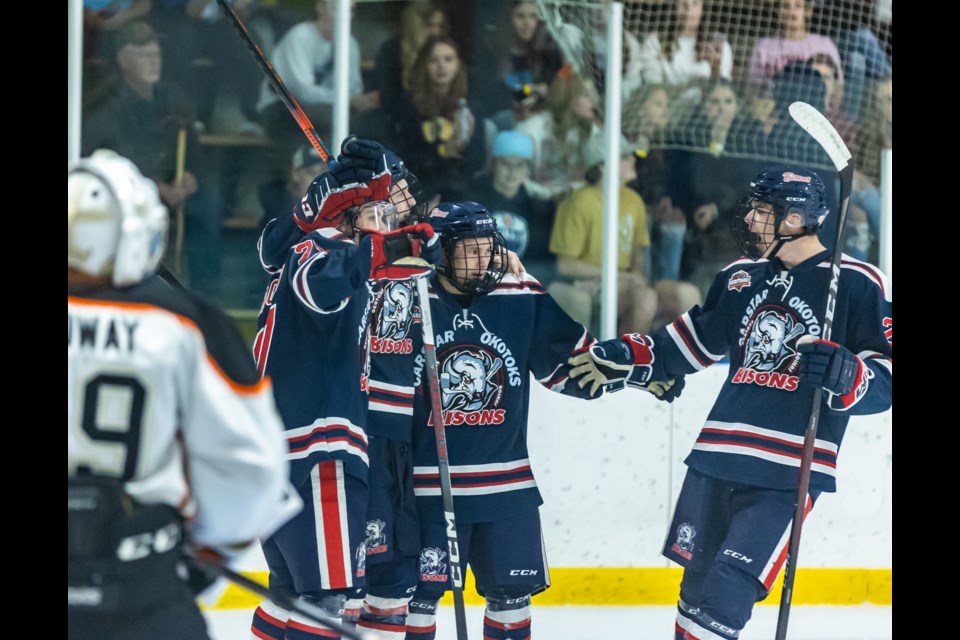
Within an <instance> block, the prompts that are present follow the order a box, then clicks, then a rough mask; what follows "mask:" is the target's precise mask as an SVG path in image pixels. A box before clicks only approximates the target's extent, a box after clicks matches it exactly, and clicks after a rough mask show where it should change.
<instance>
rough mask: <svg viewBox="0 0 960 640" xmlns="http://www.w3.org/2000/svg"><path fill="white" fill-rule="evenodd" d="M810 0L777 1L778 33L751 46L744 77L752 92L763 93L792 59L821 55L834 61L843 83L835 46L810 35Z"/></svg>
mask: <svg viewBox="0 0 960 640" xmlns="http://www.w3.org/2000/svg"><path fill="white" fill-rule="evenodd" d="M810 5H811V3H810V1H809V0H780V8H779V13H778V17H779V22H780V34H779V36H776V37H770V38H760V39H759V40H758V41H757V43H756V45H754V47H753V53H752V54H751V55H750V62H749V64H748V67H747V76H748V79H749V83H750V85H751V88H752V90H753V92H754V93H756V94H762V93H763V92H764V91H765V90H769V89H770V87H771V79H772V78H773V76H775V75H776V74H777V73H779V72H780V71H781V70H782V69H783V68H784V67H785V66H786V65H787V63H788V62H790V61H792V60H808V59H810V58H812V57H813V56H815V55H817V54H818V53H824V54H826V55H828V56H830V58H831V59H832V60H833V61H834V63H835V64H836V68H837V76H838V77H837V80H838V81H839V82H840V83H841V84H842V83H843V71H842V67H841V64H840V53H839V52H838V51H837V45H835V44H834V42H833V40H831V39H830V38H828V37H827V36H822V35H817V34H813V33H810V32H809V31H808V30H807V24H808V21H809V19H810V15H811V10H812V8H811V6H810Z"/></svg>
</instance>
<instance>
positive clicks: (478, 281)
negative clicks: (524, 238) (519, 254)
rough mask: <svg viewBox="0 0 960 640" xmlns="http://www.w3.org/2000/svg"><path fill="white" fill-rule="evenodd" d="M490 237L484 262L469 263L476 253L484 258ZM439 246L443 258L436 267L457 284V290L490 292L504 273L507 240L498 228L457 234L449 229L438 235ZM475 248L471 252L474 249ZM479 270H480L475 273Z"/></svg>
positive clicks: (454, 284)
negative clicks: (482, 231)
mask: <svg viewBox="0 0 960 640" xmlns="http://www.w3.org/2000/svg"><path fill="white" fill-rule="evenodd" d="M487 239H489V242H490V244H491V246H490V248H489V251H490V257H489V260H488V261H487V263H486V265H483V266H481V268H480V269H479V270H478V269H477V266H478V265H477V264H476V263H474V264H473V265H471V264H470V262H471V260H472V259H474V258H472V257H471V256H472V255H478V256H479V258H477V259H479V260H482V259H483V255H484V253H485V252H486V247H485V245H487V244H488V243H487V242H486V240H487ZM440 246H441V249H442V251H443V260H442V262H441V263H440V266H439V267H437V272H438V273H440V274H441V275H443V276H444V277H445V278H446V279H447V280H449V281H450V283H451V284H453V286H454V287H456V289H457V290H459V291H461V292H463V293H466V294H471V295H484V294H487V293H490V292H491V291H493V290H494V289H495V288H496V287H497V284H499V282H500V280H502V279H503V276H504V274H506V272H507V243H506V241H505V240H504V239H503V236H502V235H501V234H500V232H499V231H496V230H495V229H494V230H491V231H489V232H488V233H484V234H478V235H456V234H450V233H449V232H445V233H442V234H441V235H440ZM458 246H462V247H463V254H462V255H461V256H460V257H459V258H458V257H457V256H456V250H457V247H458ZM474 248H476V249H477V251H476V252H474V251H473V249H474ZM478 271H479V272H478Z"/></svg>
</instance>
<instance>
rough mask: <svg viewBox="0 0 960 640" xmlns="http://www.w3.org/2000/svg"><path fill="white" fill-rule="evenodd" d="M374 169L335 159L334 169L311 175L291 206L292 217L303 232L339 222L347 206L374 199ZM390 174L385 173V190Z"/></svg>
mask: <svg viewBox="0 0 960 640" xmlns="http://www.w3.org/2000/svg"><path fill="white" fill-rule="evenodd" d="M374 175H375V174H374V172H373V170H371V169H363V168H361V167H358V166H357V165H356V163H354V162H353V161H352V160H350V159H349V158H347V159H344V160H343V161H342V162H338V163H337V166H335V167H334V168H332V169H330V170H328V171H325V172H324V173H321V174H320V175H319V176H317V177H316V178H314V180H313V182H311V183H310V186H309V187H307V193H306V194H305V195H304V196H303V199H302V200H300V202H299V203H298V204H296V205H295V206H294V207H293V219H294V222H296V223H297V226H298V227H300V229H301V230H303V232H304V233H309V232H311V231H314V230H315V229H321V228H324V227H335V226H337V224H339V223H340V217H341V216H340V214H341V213H343V211H344V210H346V209H347V208H349V207H352V206H355V205H360V204H363V203H364V202H366V201H368V200H370V199H375V200H383V199H385V198H386V196H383V197H380V198H377V197H376V196H375V195H374V189H375V188H376V187H377V184H376V182H375V181H374ZM389 185H390V173H389V172H387V193H389V189H390V186H389Z"/></svg>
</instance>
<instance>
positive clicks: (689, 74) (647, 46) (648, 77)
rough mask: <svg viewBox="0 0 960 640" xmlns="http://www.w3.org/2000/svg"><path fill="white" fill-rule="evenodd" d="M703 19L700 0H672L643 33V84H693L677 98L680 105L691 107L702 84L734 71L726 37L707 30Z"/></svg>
mask: <svg viewBox="0 0 960 640" xmlns="http://www.w3.org/2000/svg"><path fill="white" fill-rule="evenodd" d="M702 18H703V0H675V2H674V3H673V4H672V5H670V8H669V10H667V12H666V14H665V15H664V19H663V20H662V21H659V22H658V24H657V25H656V26H657V29H656V31H651V32H650V33H647V34H646V35H645V36H644V39H643V45H642V49H641V52H642V53H641V63H640V66H641V68H642V69H643V72H642V73H643V81H644V83H645V84H650V83H653V84H660V83H663V84H668V85H674V86H687V85H694V86H693V87H691V89H690V91H689V93H687V92H683V93H681V98H680V104H687V103H689V104H690V106H693V105H695V104H697V103H698V102H699V101H700V96H701V91H700V88H701V87H702V85H704V84H706V83H707V82H709V81H710V80H712V79H713V80H716V79H720V78H723V79H726V80H729V79H730V77H731V73H732V72H733V49H732V48H731V47H730V43H729V42H728V41H727V38H726V36H724V35H723V34H722V33H718V32H715V31H710V29H709V24H708V23H707V22H705V21H704V20H703V19H702ZM676 106H677V105H675V110H676Z"/></svg>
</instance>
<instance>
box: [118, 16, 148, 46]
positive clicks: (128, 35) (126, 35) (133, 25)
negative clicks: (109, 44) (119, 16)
mask: <svg viewBox="0 0 960 640" xmlns="http://www.w3.org/2000/svg"><path fill="white" fill-rule="evenodd" d="M151 42H159V39H158V38H157V32H156V31H154V30H153V27H151V26H150V25H149V24H147V23H146V22H143V21H142V20H135V21H133V22H128V23H127V24H125V25H123V26H122V27H120V30H119V31H117V39H116V41H115V45H114V46H115V48H116V50H117V51H120V49H122V48H124V47H125V46H127V45H132V46H134V47H142V46H143V45H145V44H150V43H151Z"/></svg>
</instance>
